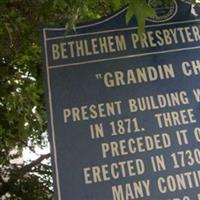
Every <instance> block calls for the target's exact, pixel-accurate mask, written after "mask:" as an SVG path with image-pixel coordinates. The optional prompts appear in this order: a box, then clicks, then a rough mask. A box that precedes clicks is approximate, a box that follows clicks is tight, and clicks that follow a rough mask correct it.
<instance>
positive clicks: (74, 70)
mask: <svg viewBox="0 0 200 200" xmlns="http://www.w3.org/2000/svg"><path fill="white" fill-rule="evenodd" d="M149 3H151V5H152V6H155V8H156V11H157V15H158V17H155V18H151V19H148V22H147V26H146V32H145V33H144V35H143V37H142V38H141V39H139V36H138V35H137V28H136V25H135V20H133V21H132V22H131V23H130V25H129V26H126V24H125V17H124V16H125V10H121V11H120V12H118V13H117V14H115V15H113V16H111V17H109V18H106V19H104V20H102V21H99V22H96V23H93V24H88V25H82V26H78V27H77V29H76V32H72V33H71V34H69V35H66V34H65V30H64V28H63V27H60V28H59V27H53V28H52V27H51V28H44V29H43V52H44V58H45V66H46V69H45V71H46V85H47V97H48V107H49V133H50V138H51V146H52V157H53V164H54V172H55V177H54V181H55V189H56V199H58V200H133V199H141V200H150V199H151V200H169V199H170V200H172V199H173V200H174V199H177V200H178V199H180V200H189V199H190V200H195V199H200V191H199V187H200V82H199V81H200V59H199V58H200V56H199V55H200V18H199V17H195V16H193V15H192V14H191V13H190V5H189V4H187V3H183V2H181V1H177V2H174V4H173V5H172V6H171V7H167V8H166V7H165V8H163V7H162V5H160V6H159V7H157V5H155V2H154V1H149Z"/></svg>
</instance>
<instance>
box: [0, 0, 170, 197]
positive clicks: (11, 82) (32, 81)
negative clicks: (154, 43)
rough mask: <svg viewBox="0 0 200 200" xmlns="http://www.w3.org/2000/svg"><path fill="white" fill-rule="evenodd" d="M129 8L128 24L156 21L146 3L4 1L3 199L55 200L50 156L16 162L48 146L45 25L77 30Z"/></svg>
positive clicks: (0, 43) (0, 83)
mask: <svg viewBox="0 0 200 200" xmlns="http://www.w3.org/2000/svg"><path fill="white" fill-rule="evenodd" d="M157 1H158V2H159V1H161V0H157ZM163 1H164V2H165V3H170V2H172V0H163ZM125 5H129V7H128V11H127V16H126V20H127V23H128V22H129V20H130V19H131V18H132V16H133V15H135V16H136V19H137V21H138V25H139V30H140V31H143V28H144V24H145V18H146V17H149V16H153V15H155V12H154V10H153V9H152V8H151V7H150V6H149V5H148V3H147V1H146V0H110V1H108V0H96V1H94V0H84V1H83V0H0V116H1V117H0V199H3V198H6V199H13V200H17V199H19V200H21V199H22V200H30V199H31V200H36V199H37V200H39V199H41V200H46V199H52V178H51V176H52V175H51V166H50V164H49V163H48V162H43V161H44V160H45V159H48V158H49V154H45V155H40V156H39V157H38V159H36V160H34V161H26V162H23V163H20V164H17V163H13V162H12V160H13V159H14V158H18V157H21V156H22V151H23V149H24V148H28V149H30V151H33V152H34V151H35V146H39V147H41V148H44V147H45V146H47V142H46V140H45V137H44V135H45V134H44V133H45V132H46V131H47V117H46V109H45V105H44V87H43V86H44V83H43V77H42V64H41V48H40V34H39V27H40V25H41V24H65V25H66V28H72V27H73V26H74V25H75V24H76V23H77V22H84V21H88V20H94V19H98V18H100V17H102V16H106V15H108V14H111V13H112V12H114V11H116V10H118V9H120V8H122V7H123V6H125ZM13 150H14V151H13Z"/></svg>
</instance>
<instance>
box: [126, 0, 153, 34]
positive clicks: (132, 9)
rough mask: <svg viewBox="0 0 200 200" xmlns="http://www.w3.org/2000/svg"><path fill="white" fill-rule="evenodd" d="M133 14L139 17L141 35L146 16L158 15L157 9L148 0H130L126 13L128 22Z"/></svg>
mask: <svg viewBox="0 0 200 200" xmlns="http://www.w3.org/2000/svg"><path fill="white" fill-rule="evenodd" d="M133 16H135V17H136V19H137V23H138V33H139V34H140V35H141V34H142V33H143V32H144V26H145V20H146V18H147V17H153V16H156V13H155V10H154V9H153V8H152V7H150V6H149V5H148V3H147V2H146V0H130V2H129V7H128V10H127V13H126V23H127V24H128V23H129V21H130V20H131V18H132V17H133Z"/></svg>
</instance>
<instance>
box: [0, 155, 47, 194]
mask: <svg viewBox="0 0 200 200" xmlns="http://www.w3.org/2000/svg"><path fill="white" fill-rule="evenodd" d="M49 157H50V153H48V154H44V155H41V156H40V157H39V158H38V159H36V160H34V161H32V162H31V163H30V164H27V165H24V166H23V167H21V168H18V169H17V170H16V171H15V172H14V173H13V174H11V175H10V178H9V180H8V181H7V182H5V181H4V180H3V179H2V177H1V176H0V197H2V196H3V195H5V194H6V193H7V192H9V188H10V186H12V185H13V183H15V182H16V181H17V180H19V179H21V178H22V177H23V176H24V175H25V174H26V173H28V172H30V171H31V169H32V168H33V167H36V166H37V165H39V164H41V162H42V161H43V160H45V159H48V158H49Z"/></svg>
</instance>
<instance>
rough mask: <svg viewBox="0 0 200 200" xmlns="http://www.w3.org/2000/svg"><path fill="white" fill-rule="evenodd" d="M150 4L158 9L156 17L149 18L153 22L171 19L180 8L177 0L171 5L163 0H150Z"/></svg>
mask: <svg viewBox="0 0 200 200" xmlns="http://www.w3.org/2000/svg"><path fill="white" fill-rule="evenodd" d="M148 4H149V5H150V6H151V7H152V8H153V9H155V11H156V16H155V17H148V18H147V20H148V21H151V22H158V23H159V22H166V21H169V20H170V19H172V18H173V17H174V16H175V15H176V13H177V10H178V5H177V3H176V1H175V0H174V1H173V3H171V4H170V5H166V4H164V3H163V2H162V1H160V3H158V1H156V0H149V2H148Z"/></svg>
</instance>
